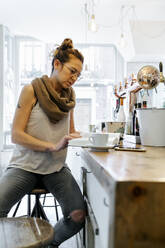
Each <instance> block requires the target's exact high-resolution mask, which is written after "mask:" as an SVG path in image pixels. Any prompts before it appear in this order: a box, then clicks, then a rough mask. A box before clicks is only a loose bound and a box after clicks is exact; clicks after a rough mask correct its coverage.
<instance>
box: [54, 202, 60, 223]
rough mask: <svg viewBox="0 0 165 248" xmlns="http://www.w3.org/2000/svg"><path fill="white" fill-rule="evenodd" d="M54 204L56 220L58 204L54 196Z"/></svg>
mask: <svg viewBox="0 0 165 248" xmlns="http://www.w3.org/2000/svg"><path fill="white" fill-rule="evenodd" d="M54 205H55V212H56V219H57V221H58V220H59V216H58V205H57V201H56V199H55V198H54Z"/></svg>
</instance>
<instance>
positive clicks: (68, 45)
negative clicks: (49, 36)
mask: <svg viewBox="0 0 165 248" xmlns="http://www.w3.org/2000/svg"><path fill="white" fill-rule="evenodd" d="M70 48H73V42H72V40H71V39H65V40H64V41H63V42H62V44H61V46H60V49H61V50H66V49H70Z"/></svg>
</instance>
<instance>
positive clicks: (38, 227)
mask: <svg viewBox="0 0 165 248" xmlns="http://www.w3.org/2000/svg"><path fill="white" fill-rule="evenodd" d="M0 237H1V244H0V247H1V248H7V247H10V248H20V247H21V248H32V247H33V248H39V247H40V248H41V247H45V246H46V245H49V244H50V243H51V241H52V240H53V237H54V229H53V227H52V226H51V225H50V224H49V223H48V222H47V221H45V220H41V219H38V218H30V217H28V218H22V217H21V218H0Z"/></svg>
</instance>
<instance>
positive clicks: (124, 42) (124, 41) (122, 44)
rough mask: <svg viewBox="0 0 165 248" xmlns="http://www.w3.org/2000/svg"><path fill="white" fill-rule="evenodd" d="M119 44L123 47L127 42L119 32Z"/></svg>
mask: <svg viewBox="0 0 165 248" xmlns="http://www.w3.org/2000/svg"><path fill="white" fill-rule="evenodd" d="M119 46H120V47H121V48H125V47H126V46H127V42H126V40H125V38H124V34H121V36H120V41H119Z"/></svg>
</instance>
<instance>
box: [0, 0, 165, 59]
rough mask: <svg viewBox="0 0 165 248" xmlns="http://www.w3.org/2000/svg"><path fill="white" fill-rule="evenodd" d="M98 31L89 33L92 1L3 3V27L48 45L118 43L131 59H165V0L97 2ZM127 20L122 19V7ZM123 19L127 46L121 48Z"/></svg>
mask: <svg viewBox="0 0 165 248" xmlns="http://www.w3.org/2000/svg"><path fill="white" fill-rule="evenodd" d="M93 1H94V3H95V8H94V13H95V16H96V22H97V24H98V31H97V32H96V33H91V32H89V31H87V25H86V20H87V15H86V14H85V3H87V6H88V10H89V11H90V10H91V2H92V0H61V1H57V0H0V24H4V25H5V26H7V27H8V28H9V29H10V31H11V32H12V33H13V34H21V35H29V36H33V37H35V38H38V39H41V40H43V41H46V42H53V43H61V42H62V40H63V39H64V38H66V37H70V38H72V39H73V41H74V43H82V42H88V43H114V44H116V46H118V48H119V49H120V51H121V53H122V54H123V55H124V57H125V59H127V60H137V59H138V60H141V59H143V60H144V59H145V60H160V59H165V0H93ZM123 5H124V6H125V7H124V11H123V13H124V18H123V19H122V18H121V6H123ZM133 10H134V11H133ZM121 19H122V20H123V29H124V36H125V39H126V44H125V47H124V48H121V47H120V45H119V40H120V35H121Z"/></svg>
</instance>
